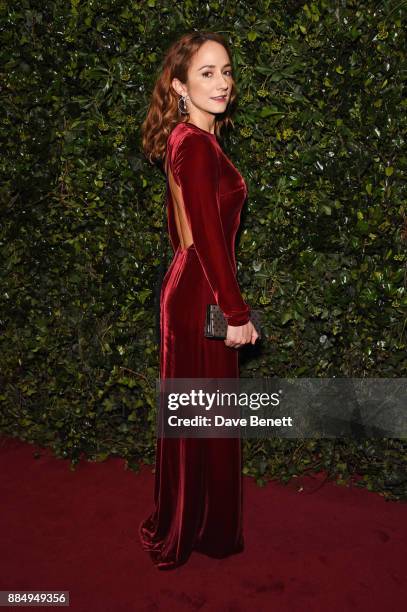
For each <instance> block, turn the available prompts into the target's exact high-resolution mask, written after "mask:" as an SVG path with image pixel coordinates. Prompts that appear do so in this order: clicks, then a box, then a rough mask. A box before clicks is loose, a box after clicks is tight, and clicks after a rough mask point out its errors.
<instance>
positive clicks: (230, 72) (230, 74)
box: [202, 70, 232, 76]
mask: <svg viewBox="0 0 407 612" xmlns="http://www.w3.org/2000/svg"><path fill="white" fill-rule="evenodd" d="M226 72H228V73H229V76H232V71H231V70H225V73H226ZM207 74H212V72H203V73H202V76H206V75H207Z"/></svg>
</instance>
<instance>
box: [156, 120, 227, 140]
mask: <svg viewBox="0 0 407 612" xmlns="http://www.w3.org/2000/svg"><path fill="white" fill-rule="evenodd" d="M168 139H169V140H171V142H174V141H175V142H176V143H178V144H180V143H181V142H184V141H185V140H186V139H187V140H188V141H191V142H192V141H193V142H209V143H212V142H213V143H216V136H215V134H211V133H210V132H207V131H206V130H203V129H202V128H200V127H198V126H197V125H195V124H194V123H188V122H187V121H180V122H179V123H177V124H176V126H175V127H174V128H173V129H172V131H171V133H170V135H169V137H168Z"/></svg>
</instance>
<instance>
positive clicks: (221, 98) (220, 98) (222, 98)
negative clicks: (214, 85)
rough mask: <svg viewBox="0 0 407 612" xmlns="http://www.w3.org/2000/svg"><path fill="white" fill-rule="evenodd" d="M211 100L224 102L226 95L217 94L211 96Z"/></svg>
mask: <svg viewBox="0 0 407 612" xmlns="http://www.w3.org/2000/svg"><path fill="white" fill-rule="evenodd" d="M211 100H215V102H226V96H219V97H216V98H211Z"/></svg>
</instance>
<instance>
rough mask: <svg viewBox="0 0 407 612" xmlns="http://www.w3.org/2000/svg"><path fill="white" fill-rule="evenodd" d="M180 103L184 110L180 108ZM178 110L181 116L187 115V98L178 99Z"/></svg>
mask: <svg viewBox="0 0 407 612" xmlns="http://www.w3.org/2000/svg"><path fill="white" fill-rule="evenodd" d="M180 102H181V103H182V106H183V107H184V108H181V107H180ZM178 110H179V112H180V113H181V114H182V115H188V110H187V96H181V97H180V98H179V99H178Z"/></svg>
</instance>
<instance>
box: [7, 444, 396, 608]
mask: <svg viewBox="0 0 407 612" xmlns="http://www.w3.org/2000/svg"><path fill="white" fill-rule="evenodd" d="M35 450H40V452H41V457H40V458H39V459H35V458H34V457H33V453H34V451H35ZM123 468H124V461H123V460H120V459H110V460H108V461H106V462H104V463H89V462H84V461H82V462H81V463H80V465H79V466H78V468H77V470H76V471H75V472H72V471H71V470H70V469H69V461H64V460H60V459H57V458H55V457H53V456H52V453H51V451H49V450H46V449H39V448H38V447H36V446H31V445H29V444H26V443H22V442H20V441H18V440H11V439H4V438H2V439H0V482H1V527H0V530H1V531H0V534H1V551H2V556H1V567H0V590H3V591H4V590H11V589H15V590H67V591H70V601H71V604H70V607H69V609H70V610H73V611H75V612H77V611H78V612H79V611H81V612H82V611H84V612H85V611H86V612H105V611H109V612H110V611H111V612H121V611H123V612H131V611H133V610H134V611H137V612H138V611H143V612H153V611H155V610H170V611H171V610H174V611H176V612H181V611H184V610H189V611H193V610H203V611H205V612H206V611H211V612H212V611H213V612H223V611H224V612H246V611H252V610H253V611H255V612H260V611H267V612H270V611H273V612H274V611H275V612H280V611H282V612H297V611H298V612H308V611H309V612H319V611H329V612H336V611H338V612H346V611H347V610H352V611H353V610H354V611H357V612H364V611H366V612H367V611H369V612H372V611H373V612H375V611H376V610H377V611H379V610H380V611H383V610H388V609H392V608H393V609H396V608H400V609H401V608H404V607H405V604H406V601H407V581H406V575H405V571H406V570H405V555H406V550H407V548H406V544H407V537H406V534H407V520H406V519H407V505H406V504H405V503H403V502H386V501H385V500H384V499H383V498H382V497H380V496H379V495H378V494H376V493H371V492H368V491H367V490H364V489H357V488H356V487H350V488H348V487H341V486H338V485H336V484H335V483H325V484H324V485H323V486H322V487H321V488H320V489H319V490H318V491H316V492H315V493H312V494H308V493H307V491H310V490H312V489H314V488H316V487H317V486H318V482H319V480H321V478H317V477H314V478H309V477H308V478H302V479H295V480H294V481H292V482H291V483H290V484H289V485H288V486H283V485H281V484H279V483H276V482H272V483H268V484H267V486H266V487H264V488H259V487H258V486H257V485H256V484H255V482H254V481H253V480H252V479H250V478H246V477H245V478H244V536H245V551H244V552H243V553H241V554H239V555H235V556H233V557H229V558H227V559H219V560H218V559H210V558H208V557H205V556H204V555H201V554H199V553H196V552H194V553H193V554H192V555H191V557H190V559H189V561H188V562H187V564H186V565H183V566H182V567H180V568H178V569H175V570H172V571H168V572H160V571H158V570H156V569H155V568H154V567H153V566H152V564H151V562H150V558H149V556H148V554H147V553H145V552H144V551H143V550H142V549H141V546H140V544H139V541H138V538H137V527H138V524H139V522H140V520H141V519H142V518H144V517H145V516H146V514H147V513H148V512H149V511H150V509H151V505H152V495H153V483H154V475H153V474H152V471H151V467H149V466H144V467H143V469H142V471H141V472H140V473H139V474H136V473H135V472H131V471H129V470H124V469H123ZM300 485H303V487H304V489H305V490H304V491H302V492H298V488H299V487H300ZM4 609H6V608H4ZM7 609H11V608H7ZM13 609H14V608H13ZM25 609H27V608H25ZM35 609H45V608H35ZM47 609H49V608H47Z"/></svg>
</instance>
